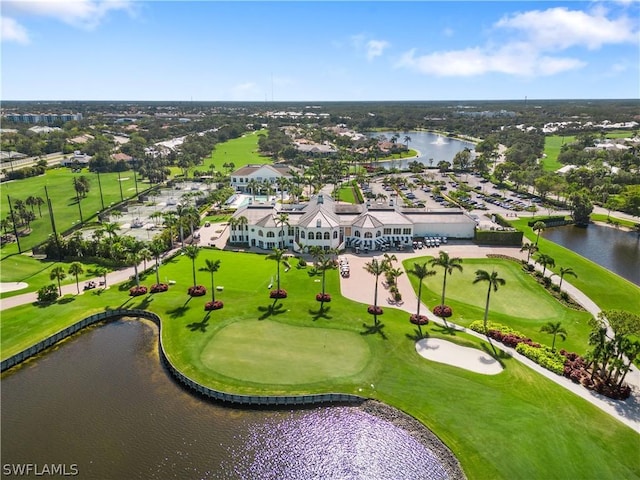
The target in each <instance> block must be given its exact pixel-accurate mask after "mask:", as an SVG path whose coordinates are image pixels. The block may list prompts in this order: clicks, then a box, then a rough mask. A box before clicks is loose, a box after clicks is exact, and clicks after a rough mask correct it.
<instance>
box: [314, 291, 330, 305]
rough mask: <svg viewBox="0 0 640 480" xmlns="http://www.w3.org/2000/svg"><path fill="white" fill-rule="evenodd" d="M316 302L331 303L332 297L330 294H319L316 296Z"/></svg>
mask: <svg viewBox="0 0 640 480" xmlns="http://www.w3.org/2000/svg"><path fill="white" fill-rule="evenodd" d="M316 300H317V301H318V302H325V303H326V302H330V301H331V295H329V294H328V293H318V294H317V295H316Z"/></svg>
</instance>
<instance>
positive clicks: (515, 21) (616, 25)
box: [495, 7, 638, 50]
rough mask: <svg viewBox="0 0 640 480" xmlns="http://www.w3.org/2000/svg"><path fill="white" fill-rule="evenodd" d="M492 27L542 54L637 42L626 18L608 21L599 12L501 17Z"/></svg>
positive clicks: (550, 11)
mask: <svg viewBox="0 0 640 480" xmlns="http://www.w3.org/2000/svg"><path fill="white" fill-rule="evenodd" d="M495 26H496V27H498V28H508V29H514V30H516V31H518V32H521V33H522V34H524V35H525V36H526V37H527V38H529V40H530V41H531V42H532V43H534V44H535V45H536V46H538V47H539V48H541V49H545V50H546V49H566V48H569V47H573V46H577V45H578V46H584V47H587V48H589V49H596V48H600V47H601V46H603V45H606V44H616V43H627V42H636V41H637V38H638V37H637V35H638V32H634V25H633V22H632V21H631V20H630V19H629V18H628V17H625V16H622V17H620V18H616V19H608V18H607V17H606V12H605V11H604V10H602V9H600V8H597V9H594V10H593V11H592V12H583V11H578V10H567V9H566V8H564V7H558V8H550V9H548V10H544V11H541V10H533V11H531V12H525V13H518V14H515V15H511V16H508V17H504V18H502V19H500V20H499V21H498V22H497V23H496V24H495Z"/></svg>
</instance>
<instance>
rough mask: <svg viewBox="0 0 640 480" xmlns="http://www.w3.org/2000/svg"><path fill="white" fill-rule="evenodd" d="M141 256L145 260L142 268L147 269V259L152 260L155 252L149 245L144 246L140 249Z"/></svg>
mask: <svg viewBox="0 0 640 480" xmlns="http://www.w3.org/2000/svg"><path fill="white" fill-rule="evenodd" d="M140 258H141V259H142V261H143V266H142V269H143V270H146V269H147V261H148V260H151V259H152V258H153V253H152V252H151V250H150V249H149V247H148V246H146V247H143V248H142V249H141V250H140Z"/></svg>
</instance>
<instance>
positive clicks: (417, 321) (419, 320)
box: [409, 313, 429, 325]
mask: <svg viewBox="0 0 640 480" xmlns="http://www.w3.org/2000/svg"><path fill="white" fill-rule="evenodd" d="M409 321H410V322H411V323H413V324H414V325H426V324H427V323H429V319H428V318H427V317H426V316H425V315H416V314H415V313H414V314H413V315H411V316H410V317H409Z"/></svg>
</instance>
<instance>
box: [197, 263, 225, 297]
mask: <svg viewBox="0 0 640 480" xmlns="http://www.w3.org/2000/svg"><path fill="white" fill-rule="evenodd" d="M204 262H205V266H204V267H202V268H201V269H200V271H201V272H209V274H210V275H211V301H212V302H215V301H216V290H215V288H214V287H215V286H214V284H213V274H214V273H216V272H217V271H218V270H219V269H220V260H210V259H208V258H207V259H206V260H205V261H204Z"/></svg>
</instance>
